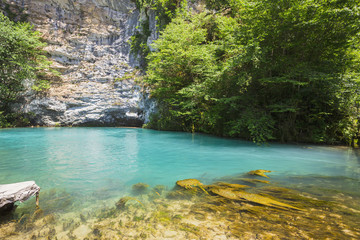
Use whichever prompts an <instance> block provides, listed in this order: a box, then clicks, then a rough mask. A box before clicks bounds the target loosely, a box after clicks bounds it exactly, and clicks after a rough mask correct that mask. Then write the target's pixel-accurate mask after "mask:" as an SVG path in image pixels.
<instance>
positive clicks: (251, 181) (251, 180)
mask: <svg viewBox="0 0 360 240" xmlns="http://www.w3.org/2000/svg"><path fill="white" fill-rule="evenodd" d="M237 180H240V181H243V182H248V183H255V184H256V183H266V184H269V183H270V181H267V180H260V179H253V178H238V179H237Z"/></svg>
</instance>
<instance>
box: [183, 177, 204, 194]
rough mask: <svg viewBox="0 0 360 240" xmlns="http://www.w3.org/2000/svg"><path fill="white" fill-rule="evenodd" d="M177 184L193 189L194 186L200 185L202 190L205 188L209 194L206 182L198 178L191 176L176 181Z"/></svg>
mask: <svg viewBox="0 0 360 240" xmlns="http://www.w3.org/2000/svg"><path fill="white" fill-rule="evenodd" d="M176 185H178V186H180V187H183V188H185V189H192V188H193V187H199V188H200V189H201V190H203V191H204V192H205V193H207V194H208V192H207V191H206V190H205V189H204V184H202V183H201V182H200V181H199V180H197V179H193V178H190V179H184V180H179V181H177V182H176Z"/></svg>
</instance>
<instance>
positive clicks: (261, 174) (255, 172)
mask: <svg viewBox="0 0 360 240" xmlns="http://www.w3.org/2000/svg"><path fill="white" fill-rule="evenodd" d="M269 172H271V171H269V170H263V169H258V170H254V171H250V172H248V174H249V175H257V176H260V177H266V178H269V177H268V176H266V174H265V173H269Z"/></svg>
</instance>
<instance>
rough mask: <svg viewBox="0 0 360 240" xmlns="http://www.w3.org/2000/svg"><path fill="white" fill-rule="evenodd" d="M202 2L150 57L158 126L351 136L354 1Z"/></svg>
mask: <svg viewBox="0 0 360 240" xmlns="http://www.w3.org/2000/svg"><path fill="white" fill-rule="evenodd" d="M207 3H208V8H210V9H215V10H216V11H206V10H205V11H204V12H203V13H200V14H194V13H192V14H190V13H188V14H184V12H182V13H181V14H180V15H179V14H178V15H177V16H176V17H175V18H174V19H173V20H172V22H171V23H170V24H169V25H167V27H166V28H165V30H164V31H163V33H162V35H161V37H160V39H159V40H157V41H156V43H155V45H154V47H155V48H157V51H156V52H153V53H150V55H149V58H148V59H149V68H148V71H147V77H146V83H147V84H149V85H150V88H151V91H152V94H153V96H154V97H156V98H157V99H158V101H159V102H160V116H159V118H157V119H158V121H154V122H157V123H164V122H165V123H166V124H162V125H161V124H160V125H157V127H159V128H163V129H164V128H165V129H167V128H170V129H174V128H175V129H176V127H174V126H177V129H183V130H186V131H193V130H194V129H195V130H197V131H202V132H210V133H215V134H218V135H225V136H233V137H244V138H247V139H251V140H253V141H255V142H264V141H268V140H271V139H277V140H281V141H297V142H298V141H302V142H327V143H334V142H337V141H342V142H346V141H349V139H352V138H353V136H354V135H355V134H357V132H356V131H357V122H358V121H357V118H358V116H357V113H358V105H359V104H358V102H359V97H358V92H359V84H358V82H359V68H358V67H356V66H358V63H359V60H358V59H359V52H358V46H359V31H360V24H359V21H360V13H359V9H358V7H357V1H352V0H350V1H342V0H326V1H315V0H286V1H285V0H279V1H273V0H226V1H207ZM171 124H172V125H171ZM169 126H172V127H169Z"/></svg>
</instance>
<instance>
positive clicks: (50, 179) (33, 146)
mask: <svg viewBox="0 0 360 240" xmlns="http://www.w3.org/2000/svg"><path fill="white" fill-rule="evenodd" d="M255 169H268V170H271V171H273V172H272V173H271V174H269V176H271V178H272V179H275V180H278V181H281V179H283V180H284V181H290V180H289V178H287V177H291V176H296V177H299V176H310V177H311V176H322V177H324V176H325V177H336V178H338V179H339V178H341V179H347V182H349V179H350V182H351V184H348V185H350V187H352V188H357V187H358V186H359V180H360V161H359V157H358V156H357V155H356V152H354V151H353V150H351V149H350V148H335V147H325V146H307V145H306V146H305V145H285V144H273V143H271V144H269V145H267V146H257V145H256V144H253V143H251V142H246V141H241V140H234V139H224V138H218V137H213V136H208V135H203V134H190V133H178V132H162V131H154V130H147V129H132V128H33V129H32V128H18V129H3V130H0V184H7V183H13V182H21V181H28V180H34V181H36V183H37V184H38V185H39V186H40V187H41V189H42V191H46V190H49V189H63V190H65V191H67V192H69V193H74V194H75V193H76V194H77V195H78V198H79V199H81V200H82V201H86V200H87V199H89V196H92V197H93V198H96V197H98V198H106V197H111V196H114V195H116V194H119V192H121V191H126V189H127V188H129V186H131V185H133V184H135V183H139V182H143V183H147V184H149V185H150V186H155V185H165V186H168V187H169V188H171V187H172V186H174V184H175V182H176V181H177V180H181V179H187V178H197V179H199V180H201V181H202V182H204V183H211V182H212V181H214V180H216V179H218V178H221V177H224V176H228V175H233V174H239V173H246V172H248V171H250V170H255ZM310 181H311V180H310ZM294 182H296V181H294ZM340 185H341V184H340ZM352 190H353V191H356V189H352Z"/></svg>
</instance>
